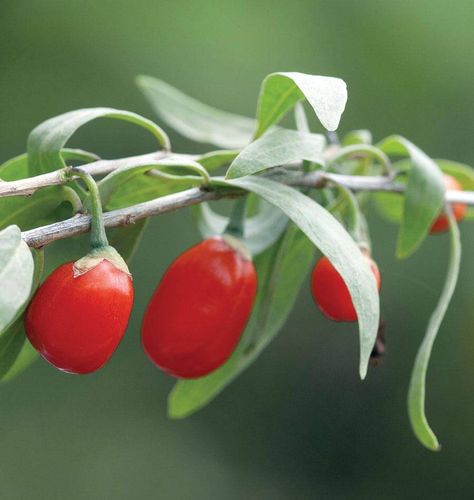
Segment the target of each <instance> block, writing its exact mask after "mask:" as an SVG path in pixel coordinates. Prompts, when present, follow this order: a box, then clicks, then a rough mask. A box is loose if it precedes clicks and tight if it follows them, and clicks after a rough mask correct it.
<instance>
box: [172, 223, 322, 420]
mask: <svg viewBox="0 0 474 500" xmlns="http://www.w3.org/2000/svg"><path fill="white" fill-rule="evenodd" d="M313 256H314V246H313V244H312V243H311V242H310V241H309V240H308V238H307V237H306V236H305V235H304V234H303V233H302V232H301V231H300V230H299V229H297V227H296V226H294V225H292V226H290V227H289V228H288V229H287V231H285V233H284V235H283V236H282V237H281V238H280V240H279V241H278V243H277V244H276V245H274V246H272V247H270V248H268V249H267V250H266V251H265V252H263V253H261V254H260V255H258V256H257V257H256V258H255V261H254V263H255V267H256V269H257V275H258V283H259V287H258V293H257V298H256V301H255V304H254V308H253V312H252V316H251V319H250V322H249V324H248V325H247V328H246V329H245V332H244V334H243V336H242V338H241V340H240V342H239V344H238V346H237V348H236V350H235V351H234V353H233V354H232V356H231V357H230V358H229V360H228V361H227V362H226V363H225V364H224V365H223V366H221V367H220V368H219V369H218V370H216V371H214V372H212V373H211V374H209V375H207V376H205V377H201V378H198V379H195V380H181V381H179V382H177V383H176V385H175V386H174V388H173V390H172V392H171V394H170V396H169V399H168V414H169V416H170V417H171V418H184V417H187V416H189V415H191V414H192V413H194V412H196V411H197V410H199V409H200V408H202V407H204V406H205V405H206V404H208V403H209V402H210V401H211V400H212V399H214V398H215V397H216V396H217V395H218V394H219V393H220V392H221V391H223V390H224V389H225V387H227V386H228V385H229V384H230V383H231V382H232V381H233V380H234V379H235V378H236V377H237V376H238V375H239V374H240V373H242V372H243V371H244V370H245V369H246V368H247V367H248V366H249V365H250V364H252V363H253V362H254V361H255V360H256V359H257V358H258V356H259V355H260V354H261V352H262V351H263V350H264V349H265V347H266V346H267V345H268V344H269V343H270V342H271V341H272V340H273V338H274V337H275V336H276V335H277V333H278V332H279V331H280V329H281V327H282V326H283V324H284V322H285V320H286V318H287V317H288V315H289V313H290V311H291V310H292V308H293V305H294V303H295V301H296V298H297V296H298V292H299V290H300V288H301V285H302V283H303V281H304V279H305V276H306V274H307V272H308V270H309V267H310V266H311V264H312V262H313Z"/></svg>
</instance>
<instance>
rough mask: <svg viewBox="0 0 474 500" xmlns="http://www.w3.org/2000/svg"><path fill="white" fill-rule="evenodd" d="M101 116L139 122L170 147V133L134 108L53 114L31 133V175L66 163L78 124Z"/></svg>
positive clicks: (166, 146) (96, 109)
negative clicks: (66, 150) (65, 149)
mask: <svg viewBox="0 0 474 500" xmlns="http://www.w3.org/2000/svg"><path fill="white" fill-rule="evenodd" d="M97 118H115V119H118V120H124V121H127V122H130V123H133V124H135V125H139V126H141V127H143V128H145V129H146V130H148V131H149V132H151V133H152V134H153V135H154V136H155V137H156V139H157V140H158V142H159V144H161V145H162V146H163V147H164V148H165V149H169V148H170V143H169V139H168V136H167V135H166V134H165V132H164V131H163V130H162V129H161V128H160V127H158V125H156V124H155V123H153V122H152V121H151V120H148V119H147V118H144V117H142V116H140V115H137V114H136V113H131V112H130V111H122V110H118V109H113V108H86V109H78V110H75V111H70V112H68V113H64V114H62V115H59V116H55V117H54V118H50V119H49V120H46V121H45V122H43V123H41V124H40V125H38V126H37V127H36V128H35V129H33V131H32V132H31V133H30V135H29V137H28V148H27V149H28V163H29V171H30V174H31V175H38V174H42V173H45V172H50V171H53V170H58V169H60V168H63V167H64V166H65V163H64V159H63V157H62V155H61V149H62V148H63V147H64V145H65V144H66V142H67V141H68V140H69V139H70V137H71V136H72V135H73V134H74V132H76V130H77V129H78V128H80V127H81V126H83V125H85V124H87V123H89V122H90V121H92V120H95V119H97Z"/></svg>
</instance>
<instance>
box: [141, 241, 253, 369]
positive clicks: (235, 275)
mask: <svg viewBox="0 0 474 500" xmlns="http://www.w3.org/2000/svg"><path fill="white" fill-rule="evenodd" d="M256 291H257V275H256V272H255V267H254V265H253V263H252V261H251V260H250V258H249V256H248V255H246V254H244V253H243V252H242V251H241V250H239V248H238V244H237V245H236V244H235V241H234V240H233V239H232V238H229V237H227V236H224V237H215V238H210V239H207V240H204V241H202V242H201V243H199V244H197V245H195V246H194V247H192V248H190V249H189V250H187V251H186V252H184V253H183V254H181V255H180V256H179V257H178V258H177V259H176V260H175V261H174V262H173V263H172V264H171V266H170V267H169V268H168V270H167V271H166V273H165V274H164V276H163V278H162V280H161V282H160V283H159V285H158V287H157V288H156V290H155V293H154V294H153V297H152V298H151V301H150V303H149V304H148V308H147V310H146V313H145V316H144V319H143V325H142V344H143V348H144V350H145V352H146V354H147V355H148V356H149V358H150V359H151V360H152V361H153V362H154V363H155V364H156V365H157V366H158V367H159V368H161V369H162V370H164V371H165V372H167V373H169V374H171V375H174V376H175V377H179V378H195V377H201V376H203V375H206V374H207V373H210V372H212V371H213V370H215V369H216V368H218V367H219V366H221V365H222V364H223V363H224V362H225V361H226V360H227V359H228V358H229V356H230V355H231V354H232V352H233V350H234V348H235V347H236V345H237V343H238V341H239V339H240V336H241V334H242V332H243V330H244V328H245V326H246V324H247V321H248V319H249V317H250V313H251V311H252V305H253V302H254V299H255V294H256Z"/></svg>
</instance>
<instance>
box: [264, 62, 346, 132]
mask: <svg viewBox="0 0 474 500" xmlns="http://www.w3.org/2000/svg"><path fill="white" fill-rule="evenodd" d="M303 99H306V100H307V101H308V103H309V104H310V106H311V107H312V108H313V110H314V112H315V113H316V116H317V117H318V119H319V121H320V122H321V123H322V125H323V127H324V128H326V129H327V130H336V129H337V127H338V125H339V121H340V119H341V115H342V113H343V112H344V108H345V106H346V102H347V88H346V84H345V82H344V81H343V80H341V79H340V78H332V77H327V76H317V75H306V74H304V73H295V72H290V73H272V74H270V75H268V76H267V77H266V78H265V80H263V83H262V87H261V90H260V97H259V100H258V106H257V122H258V124H257V130H256V133H255V137H257V138H258V137H260V136H261V135H263V133H264V132H265V131H266V130H267V129H269V128H270V127H271V126H272V125H275V124H277V123H278V122H279V121H280V120H281V119H282V118H283V116H284V115H285V114H286V113H287V112H288V111H290V109H292V108H293V107H294V106H295V105H296V103H297V102H299V101H302V100H303Z"/></svg>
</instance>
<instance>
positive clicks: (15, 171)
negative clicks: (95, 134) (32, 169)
mask: <svg viewBox="0 0 474 500" xmlns="http://www.w3.org/2000/svg"><path fill="white" fill-rule="evenodd" d="M61 156H62V158H63V160H64V161H69V160H71V161H72V160H79V161H82V162H84V163H90V162H93V161H97V160H99V159H100V158H99V157H98V156H97V155H95V154H94V153H90V152H89V151H84V150H82V149H71V148H64V149H62V150H61ZM28 176H29V170H28V155H27V154H26V153H23V154H22V155H19V156H15V157H14V158H11V159H10V160H7V161H6V162H5V163H3V164H2V165H0V179H2V180H3V181H16V180H18V179H23V178H25V177H28Z"/></svg>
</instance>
